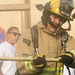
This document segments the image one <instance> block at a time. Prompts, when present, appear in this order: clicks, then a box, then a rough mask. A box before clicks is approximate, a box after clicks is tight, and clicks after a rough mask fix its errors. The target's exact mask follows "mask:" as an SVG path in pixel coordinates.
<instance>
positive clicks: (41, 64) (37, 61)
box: [32, 54, 46, 69]
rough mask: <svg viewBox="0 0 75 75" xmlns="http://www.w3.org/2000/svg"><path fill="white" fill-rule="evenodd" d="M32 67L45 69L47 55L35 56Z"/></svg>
mask: <svg viewBox="0 0 75 75" xmlns="http://www.w3.org/2000/svg"><path fill="white" fill-rule="evenodd" d="M32 65H33V66H34V67H35V68H40V69H42V68H45V66H46V60H45V55H39V54H37V55H35V56H34V57H33V60H32Z"/></svg>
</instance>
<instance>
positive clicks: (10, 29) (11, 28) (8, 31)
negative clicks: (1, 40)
mask: <svg viewBox="0 0 75 75" xmlns="http://www.w3.org/2000/svg"><path fill="white" fill-rule="evenodd" d="M13 29H17V30H19V29H18V28H17V27H15V26H13V27H10V28H9V29H8V30H7V33H10V32H11V31H12V30H13Z"/></svg>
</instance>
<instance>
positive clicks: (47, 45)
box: [16, 22, 75, 75]
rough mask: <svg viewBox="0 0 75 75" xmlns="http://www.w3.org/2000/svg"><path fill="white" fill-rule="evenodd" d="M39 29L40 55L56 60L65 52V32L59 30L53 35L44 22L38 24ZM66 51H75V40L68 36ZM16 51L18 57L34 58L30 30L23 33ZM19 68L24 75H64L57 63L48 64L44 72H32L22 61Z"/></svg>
mask: <svg viewBox="0 0 75 75" xmlns="http://www.w3.org/2000/svg"><path fill="white" fill-rule="evenodd" d="M37 27H38V50H39V54H42V55H45V56H46V57H48V58H54V57H57V56H59V55H60V53H62V52H64V50H63V47H62V42H61V35H60V34H61V32H64V30H63V29H58V30H57V32H56V33H55V34H52V33H50V32H49V31H48V30H46V28H45V27H44V25H43V24H42V22H38V23H37ZM66 50H67V51H72V52H73V53H74V50H75V39H74V38H73V37H72V36H70V35H68V40H67V42H66ZM16 51H17V52H16V55H17V56H23V57H28V56H34V47H33V42H32V36H31V31H30V28H29V29H27V30H26V31H25V32H23V33H22V35H21V37H20V38H19V40H18V43H17V50H16ZM25 62H26V61H25ZM29 63H30V62H29ZM27 65H28V64H27ZM17 66H18V70H19V72H20V73H21V74H24V75H28V73H32V75H62V72H63V68H61V64H60V63H56V62H47V67H46V68H45V69H44V70H42V71H40V70H38V71H39V72H38V71H36V70H35V69H33V70H34V71H33V70H30V69H29V68H28V70H27V69H26V67H27V66H26V63H24V62H22V61H19V62H17ZM29 71H30V72H29ZM31 71H32V72H31Z"/></svg>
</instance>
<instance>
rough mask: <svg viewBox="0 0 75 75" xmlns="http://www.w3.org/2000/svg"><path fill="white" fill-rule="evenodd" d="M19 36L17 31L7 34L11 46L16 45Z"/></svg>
mask: <svg viewBox="0 0 75 75" xmlns="http://www.w3.org/2000/svg"><path fill="white" fill-rule="evenodd" d="M19 36H20V33H19V30H17V29H13V30H12V31H11V32H10V33H8V42H9V43H10V44H12V45H14V44H16V43H17V41H18V39H19Z"/></svg>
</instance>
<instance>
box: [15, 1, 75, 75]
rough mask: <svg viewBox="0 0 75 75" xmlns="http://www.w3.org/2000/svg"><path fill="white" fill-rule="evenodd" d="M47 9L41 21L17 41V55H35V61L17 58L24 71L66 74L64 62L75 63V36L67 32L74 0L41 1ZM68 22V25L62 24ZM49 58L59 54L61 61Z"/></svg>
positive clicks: (22, 74) (28, 73)
mask: <svg viewBox="0 0 75 75" xmlns="http://www.w3.org/2000/svg"><path fill="white" fill-rule="evenodd" d="M37 8H38V9H39V10H40V11H42V12H43V15H42V17H41V21H40V22H38V23H37V24H36V25H34V26H33V27H31V28H29V29H27V30H26V31H25V32H23V33H22V35H21V37H20V38H19V41H18V44H17V51H18V52H16V55H17V56H23V57H30V56H32V57H33V60H32V61H24V62H22V61H19V62H17V66H18V71H19V74H20V75H31V74H32V75H63V65H65V66H66V68H67V70H68V72H69V75H70V70H69V67H71V68H74V67H75V66H74V64H75V59H74V55H75V39H74V38H73V37H72V36H70V35H69V34H68V33H67V30H70V29H71V24H70V21H72V20H73V16H74V15H73V16H72V15H71V12H72V10H73V9H74V5H73V1H72V0H50V2H48V3H46V4H45V5H44V6H43V5H37ZM65 22H68V25H69V27H68V28H67V29H64V28H62V25H63V24H64V23H65ZM45 58H59V59H60V60H59V61H60V62H47V61H46V59H45Z"/></svg>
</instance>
